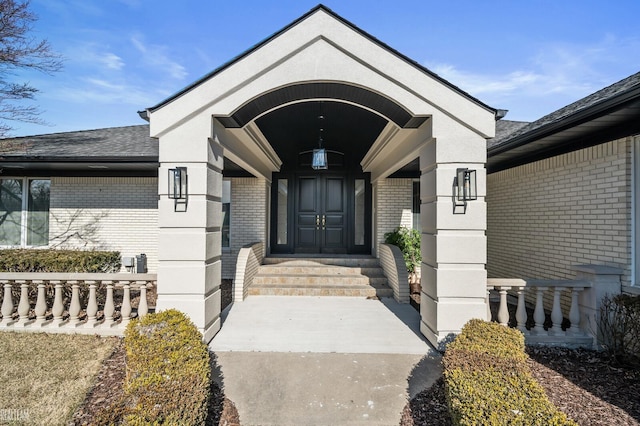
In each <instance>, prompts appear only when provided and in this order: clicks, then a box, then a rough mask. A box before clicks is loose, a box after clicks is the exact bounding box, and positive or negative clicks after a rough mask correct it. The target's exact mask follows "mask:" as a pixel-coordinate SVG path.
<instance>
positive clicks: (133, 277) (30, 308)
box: [0, 272, 156, 335]
mask: <svg viewBox="0 0 640 426" xmlns="http://www.w3.org/2000/svg"><path fill="white" fill-rule="evenodd" d="M155 285H156V274H128V273H114V274H100V273H46V272H38V273H35V272H34V273H30V272H2V273H0V296H1V297H2V306H1V307H0V314H1V317H0V329H4V330H14V331H42V332H49V333H81V334H100V335H122V334H123V333H124V329H125V327H126V325H127V324H128V322H129V321H130V320H131V318H132V315H134V310H133V309H132V300H131V291H132V290H133V292H134V296H139V298H138V303H137V309H136V310H135V315H136V316H137V317H142V316H144V315H146V314H147V313H148V312H149V304H148V301H147V290H148V289H150V288H152V287H155ZM51 290H52V291H53V295H51V294H50V293H51ZM69 292H70V293H71V295H70V297H69V294H68V293H69ZM34 293H35V294H34ZM48 293H49V294H48ZM81 293H82V294H83V295H84V297H81ZM16 294H19V296H16ZM65 294H66V296H67V297H65ZM65 300H68V303H67V306H65ZM16 302H17V304H16Z"/></svg>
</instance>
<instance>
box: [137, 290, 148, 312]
mask: <svg viewBox="0 0 640 426" xmlns="http://www.w3.org/2000/svg"><path fill="white" fill-rule="evenodd" d="M147 312H149V307H148V305H147V283H146V282H143V283H142V284H140V302H139V303H138V318H141V317H143V316H145V315H147Z"/></svg>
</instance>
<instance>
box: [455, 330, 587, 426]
mask: <svg viewBox="0 0 640 426" xmlns="http://www.w3.org/2000/svg"><path fill="white" fill-rule="evenodd" d="M526 361H527V355H526V354H525V352H524V336H523V335H522V333H520V332H519V331H518V330H515V329H510V328H507V327H504V326H502V325H499V324H497V323H489V322H486V321H482V320H471V321H469V322H468V323H467V324H466V325H465V326H464V327H463V329H462V333H461V334H460V335H459V336H458V337H457V338H456V339H455V340H454V341H453V342H452V343H451V344H449V346H448V347H447V350H446V352H445V355H444V358H443V365H444V380H445V393H446V397H447V404H448V406H449V412H450V414H451V418H452V420H453V424H455V425H476V424H483V425H575V424H576V423H575V422H573V421H572V420H568V419H567V417H566V415H565V414H564V413H562V412H560V411H559V410H558V409H557V408H556V407H555V406H554V405H553V404H551V402H549V400H548V398H547V396H546V395H545V393H544V390H543V389H542V387H541V386H540V385H539V384H538V383H537V382H536V381H535V380H534V378H533V377H532V376H531V373H530V371H529V368H528V366H527V363H526Z"/></svg>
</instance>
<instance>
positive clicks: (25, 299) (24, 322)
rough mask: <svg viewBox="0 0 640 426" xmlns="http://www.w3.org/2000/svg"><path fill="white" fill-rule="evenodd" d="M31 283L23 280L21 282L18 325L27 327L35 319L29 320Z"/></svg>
mask: <svg viewBox="0 0 640 426" xmlns="http://www.w3.org/2000/svg"><path fill="white" fill-rule="evenodd" d="M30 308H31V305H30V304H29V284H28V283H27V282H26V281H22V283H21V284H20V303H18V315H19V316H18V323H17V324H16V325H17V326H21V327H26V326H28V325H30V324H31V323H32V322H33V321H29V309H30Z"/></svg>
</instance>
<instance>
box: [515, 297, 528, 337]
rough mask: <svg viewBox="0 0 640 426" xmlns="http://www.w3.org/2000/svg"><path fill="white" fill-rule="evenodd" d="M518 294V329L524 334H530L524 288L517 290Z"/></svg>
mask: <svg viewBox="0 0 640 426" xmlns="http://www.w3.org/2000/svg"><path fill="white" fill-rule="evenodd" d="M516 293H517V294H518V307H517V308H516V322H517V324H518V325H517V326H516V328H517V329H518V330H520V331H521V332H522V333H523V334H529V330H527V309H526V307H525V303H524V288H523V287H518V289H517V290H516Z"/></svg>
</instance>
